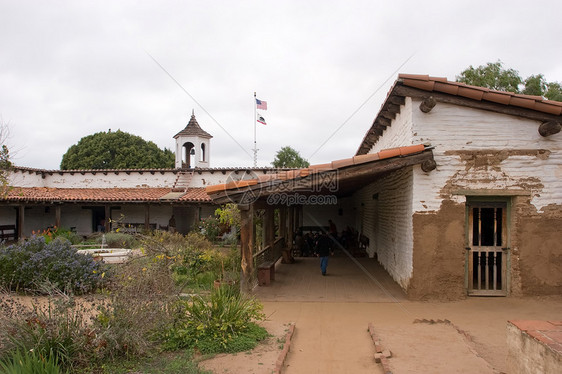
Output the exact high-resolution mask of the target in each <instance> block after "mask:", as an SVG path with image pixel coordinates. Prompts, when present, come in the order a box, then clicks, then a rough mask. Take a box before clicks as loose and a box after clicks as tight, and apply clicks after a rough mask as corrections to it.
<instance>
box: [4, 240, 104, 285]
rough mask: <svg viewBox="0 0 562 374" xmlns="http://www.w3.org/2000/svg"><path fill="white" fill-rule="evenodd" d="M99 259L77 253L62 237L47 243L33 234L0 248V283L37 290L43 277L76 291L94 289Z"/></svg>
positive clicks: (101, 273) (99, 271)
mask: <svg viewBox="0 0 562 374" xmlns="http://www.w3.org/2000/svg"><path fill="white" fill-rule="evenodd" d="M104 275H105V273H104V268H103V265H102V264H101V263H98V262H95V261H94V259H93V258H92V257H91V256H87V255H82V254H78V253H77V252H76V250H75V249H73V248H72V247H71V246H70V242H69V241H68V240H66V239H64V238H56V239H54V240H52V241H51V242H49V243H46V240H45V238H44V237H43V236H33V237H31V238H30V239H29V240H27V241H24V242H19V243H17V244H14V245H11V246H9V247H6V248H0V285H2V286H4V287H5V288H7V289H10V290H31V291H40V289H39V287H40V285H41V284H42V283H44V282H45V281H48V282H49V283H51V284H52V285H53V286H55V287H57V288H60V289H65V290H68V291H72V292H74V293H76V294H79V293H86V292H90V291H92V290H94V289H95V288H96V287H98V285H99V284H100V282H101V280H102V278H103V277H104Z"/></svg>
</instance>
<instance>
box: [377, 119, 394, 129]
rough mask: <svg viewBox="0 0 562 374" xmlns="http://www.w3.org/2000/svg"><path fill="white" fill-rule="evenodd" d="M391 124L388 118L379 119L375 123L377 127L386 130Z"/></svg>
mask: <svg viewBox="0 0 562 374" xmlns="http://www.w3.org/2000/svg"><path fill="white" fill-rule="evenodd" d="M390 123H391V122H390V120H389V119H388V118H384V117H379V118H377V120H376V121H375V125H379V126H382V127H383V128H386V127H388V126H390Z"/></svg>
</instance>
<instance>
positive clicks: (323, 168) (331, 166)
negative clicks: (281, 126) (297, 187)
mask: <svg viewBox="0 0 562 374" xmlns="http://www.w3.org/2000/svg"><path fill="white" fill-rule="evenodd" d="M425 149H426V146H424V145H423V144H418V145H411V146H407V147H399V148H392V149H386V150H382V151H380V152H378V153H372V154H366V155H360V156H355V157H351V158H346V159H343V160H336V161H332V162H330V163H327V164H320V165H311V166H309V167H308V168H303V169H294V170H287V171H282V172H279V173H277V174H268V175H265V176H263V177H260V178H257V179H249V180H243V181H237V182H230V183H226V184H216V185H213V186H208V187H206V192H207V193H208V194H209V195H212V194H216V193H219V192H222V191H226V190H237V189H239V188H243V187H247V186H254V185H256V184H259V183H270V182H272V181H286V180H289V179H295V178H298V177H306V176H309V175H311V174H314V173H318V172H327V171H332V170H337V169H342V168H346V167H348V166H353V165H359V164H364V163H368V162H372V161H376V160H383V159H387V158H391V157H397V156H407V155H412V154H416V153H420V152H423V151H424V150H425Z"/></svg>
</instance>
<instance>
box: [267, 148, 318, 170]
mask: <svg viewBox="0 0 562 374" xmlns="http://www.w3.org/2000/svg"><path fill="white" fill-rule="evenodd" d="M272 165H273V166H274V167H276V168H307V167H308V166H309V165H310V163H309V162H308V161H307V160H305V159H304V158H302V157H301V155H300V154H299V152H297V151H295V150H294V149H293V148H291V147H289V146H287V147H283V148H281V149H280V150H279V151H277V154H276V155H275V159H274V160H273V162H272Z"/></svg>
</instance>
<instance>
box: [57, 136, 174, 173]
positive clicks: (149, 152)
mask: <svg viewBox="0 0 562 374" xmlns="http://www.w3.org/2000/svg"><path fill="white" fill-rule="evenodd" d="M174 159H175V157H174V154H173V153H172V151H170V150H169V149H164V150H161V149H160V148H158V146H157V145H156V144H154V143H153V142H150V141H146V140H144V139H143V138H141V137H139V136H136V135H132V134H129V133H126V132H123V131H121V130H117V131H115V132H112V131H111V130H109V131H108V132H98V133H95V134H93V135H88V136H85V137H83V138H82V139H80V141H79V142H78V143H77V144H75V145H73V146H71V147H70V148H69V149H68V150H67V151H66V153H65V154H64V155H63V156H62V162H61V164H60V167H61V169H62V170H72V169H147V168H172V167H173V166H174Z"/></svg>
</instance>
